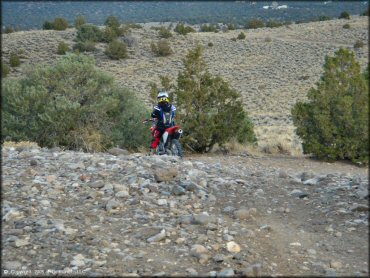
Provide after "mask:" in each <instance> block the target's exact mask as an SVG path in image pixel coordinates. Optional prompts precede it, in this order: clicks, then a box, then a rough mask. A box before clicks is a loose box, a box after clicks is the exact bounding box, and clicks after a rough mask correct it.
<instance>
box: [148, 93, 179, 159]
mask: <svg viewBox="0 0 370 278" xmlns="http://www.w3.org/2000/svg"><path fill="white" fill-rule="evenodd" d="M157 101H158V105H156V106H154V109H153V112H152V114H151V117H152V118H155V119H157V124H156V129H155V132H154V140H153V142H152V144H151V145H150V149H151V153H153V152H154V150H155V149H156V148H157V146H158V144H159V142H160V141H161V137H162V135H163V133H164V132H165V130H166V128H169V127H172V126H174V125H175V121H174V120H175V111H176V107H175V106H174V105H172V104H171V103H170V98H169V96H168V93H167V92H166V91H160V92H159V93H158V96H157Z"/></svg>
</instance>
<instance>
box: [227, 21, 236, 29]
mask: <svg viewBox="0 0 370 278" xmlns="http://www.w3.org/2000/svg"><path fill="white" fill-rule="evenodd" d="M226 26H227V29H228V30H236V24H235V23H228V24H227V25H226Z"/></svg>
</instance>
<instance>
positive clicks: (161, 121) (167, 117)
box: [151, 104, 176, 128]
mask: <svg viewBox="0 0 370 278" xmlns="http://www.w3.org/2000/svg"><path fill="white" fill-rule="evenodd" d="M175 111H176V107H175V106H174V105H172V104H169V105H166V106H162V105H156V106H155V107H154V110H153V112H152V115H151V116H152V118H156V119H157V120H158V123H157V126H159V127H161V126H163V127H165V128H168V127H171V126H174V125H175Z"/></svg>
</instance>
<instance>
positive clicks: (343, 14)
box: [339, 11, 351, 19]
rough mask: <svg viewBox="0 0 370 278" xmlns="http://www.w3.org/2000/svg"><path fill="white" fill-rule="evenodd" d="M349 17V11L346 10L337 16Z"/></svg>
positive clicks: (341, 17)
mask: <svg viewBox="0 0 370 278" xmlns="http://www.w3.org/2000/svg"><path fill="white" fill-rule="evenodd" d="M350 18H351V16H350V15H349V13H348V12H346V11H344V12H342V13H341V14H340V16H339V19H350Z"/></svg>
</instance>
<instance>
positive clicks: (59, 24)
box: [53, 17, 68, 31]
mask: <svg viewBox="0 0 370 278" xmlns="http://www.w3.org/2000/svg"><path fill="white" fill-rule="evenodd" d="M53 27H54V30H58V31H63V30H65V29H67V28H68V21H67V20H66V19H64V18H62V17H57V18H56V19H54V22H53Z"/></svg>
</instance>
